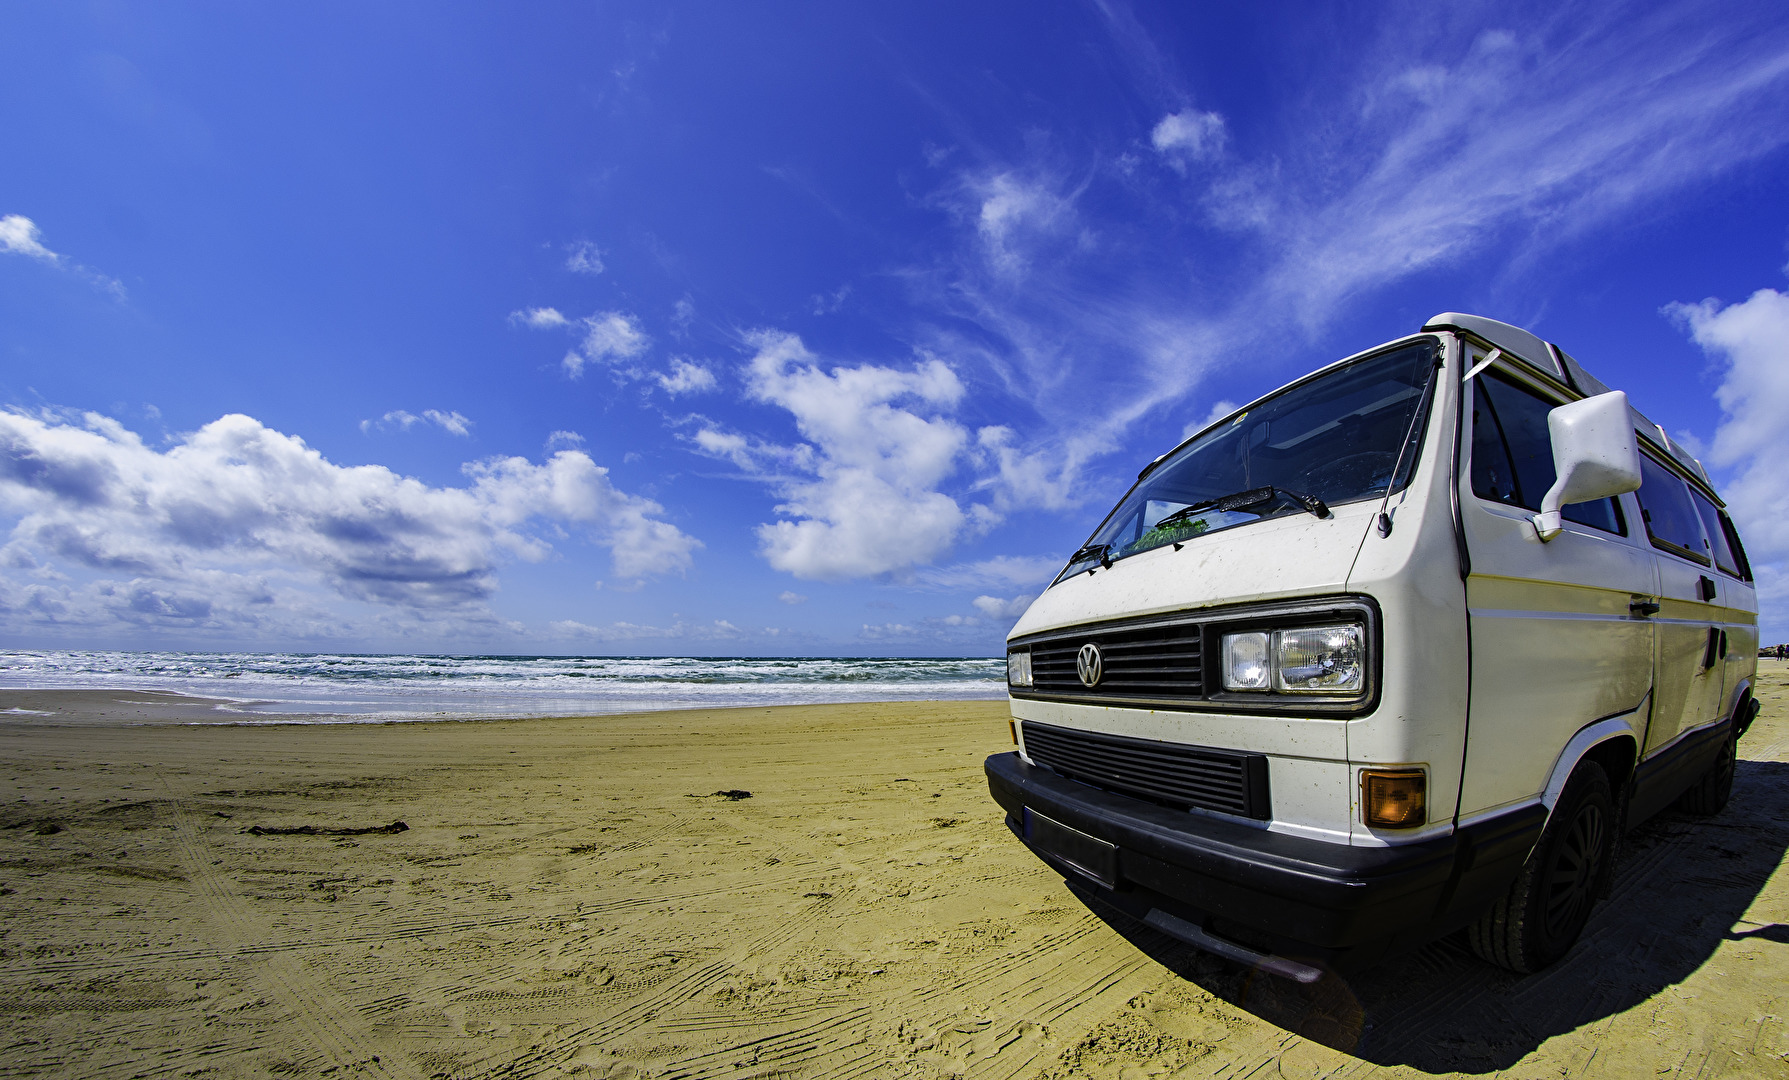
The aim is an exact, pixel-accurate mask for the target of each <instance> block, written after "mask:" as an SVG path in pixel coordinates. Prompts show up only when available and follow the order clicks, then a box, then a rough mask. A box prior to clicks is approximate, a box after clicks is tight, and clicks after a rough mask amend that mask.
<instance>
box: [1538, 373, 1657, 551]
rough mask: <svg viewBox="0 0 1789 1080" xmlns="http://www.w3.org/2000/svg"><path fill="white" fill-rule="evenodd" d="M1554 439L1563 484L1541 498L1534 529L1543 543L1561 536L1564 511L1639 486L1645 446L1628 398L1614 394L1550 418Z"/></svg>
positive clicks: (1569, 407)
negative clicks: (1642, 446) (1638, 435)
mask: <svg viewBox="0 0 1789 1080" xmlns="http://www.w3.org/2000/svg"><path fill="white" fill-rule="evenodd" d="M1547 431H1548V434H1549V435H1551V436H1552V440H1553V472H1554V475H1555V476H1557V477H1558V479H1556V480H1554V481H1553V486H1552V488H1550V489H1549V490H1548V491H1547V494H1546V496H1545V497H1543V498H1542V499H1541V512H1540V513H1539V514H1537V515H1535V518H1534V528H1535V531H1536V532H1537V533H1539V534H1540V538H1541V539H1542V540H1551V539H1553V538H1554V537H1555V536H1558V535H1559V531H1560V529H1562V528H1563V527H1564V522H1563V521H1562V519H1561V517H1560V510H1561V508H1563V507H1565V506H1569V505H1571V504H1572V503H1582V502H1595V501H1596V500H1597V499H1607V498H1609V497H1611V496H1613V495H1621V494H1624V493H1626V492H1629V491H1635V490H1637V489H1638V488H1639V487H1640V444H1639V440H1638V439H1636V438H1635V436H1634V423H1633V420H1632V419H1631V418H1630V417H1629V415H1628V403H1627V395H1626V394H1624V393H1622V392H1621V391H1620V390H1611V391H1610V392H1608V393H1606V394H1598V395H1597V396H1595V397H1588V398H1585V399H1583V400H1582V401H1574V402H1572V403H1571V404H1569V405H1561V406H1559V408H1557V409H1554V410H1553V411H1552V412H1550V413H1548V414H1547Z"/></svg>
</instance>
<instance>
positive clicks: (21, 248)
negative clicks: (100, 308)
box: [0, 214, 124, 300]
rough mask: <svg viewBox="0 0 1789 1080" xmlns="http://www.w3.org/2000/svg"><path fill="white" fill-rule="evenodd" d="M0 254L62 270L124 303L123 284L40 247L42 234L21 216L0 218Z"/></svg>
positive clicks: (35, 225)
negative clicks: (15, 256) (31, 260)
mask: <svg viewBox="0 0 1789 1080" xmlns="http://www.w3.org/2000/svg"><path fill="white" fill-rule="evenodd" d="M0 253H4V254H9V255H23V256H25V257H26V258H29V259H37V260H38V261H40V262H44V263H48V264H49V265H51V266H54V267H56V268H57V269H59V270H66V271H68V272H69V273H72V274H74V275H75V276H76V277H78V278H80V279H82V280H83V281H86V282H87V283H89V284H91V285H94V286H97V287H99V288H101V289H104V290H105V291H106V292H109V293H111V294H112V295H113V297H115V298H117V299H119V300H122V299H124V283H123V282H121V281H119V280H118V279H117V278H115V277H108V276H107V275H105V274H102V273H100V272H99V271H97V270H94V269H93V268H91V267H87V266H83V265H81V264H80V263H78V262H75V261H73V260H71V259H68V258H65V257H64V256H63V255H61V254H59V253H57V252H54V251H51V250H50V249H49V248H48V247H46V246H44V242H43V233H42V231H41V230H39V229H38V227H37V223H36V222H35V221H32V220H31V219H30V218H28V217H25V216H24V215H23V214H8V215H6V216H5V217H0Z"/></svg>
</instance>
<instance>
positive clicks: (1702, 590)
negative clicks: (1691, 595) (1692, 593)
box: [1696, 574, 1716, 600]
mask: <svg viewBox="0 0 1789 1080" xmlns="http://www.w3.org/2000/svg"><path fill="white" fill-rule="evenodd" d="M1715 592H1716V590H1715V587H1714V578H1711V577H1709V576H1708V575H1707V574H1703V575H1701V576H1699V577H1697V578H1696V595H1697V597H1698V598H1700V599H1703V600H1713V599H1714V597H1715Z"/></svg>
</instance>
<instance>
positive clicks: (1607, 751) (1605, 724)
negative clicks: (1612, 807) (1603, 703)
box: [1541, 709, 1641, 817]
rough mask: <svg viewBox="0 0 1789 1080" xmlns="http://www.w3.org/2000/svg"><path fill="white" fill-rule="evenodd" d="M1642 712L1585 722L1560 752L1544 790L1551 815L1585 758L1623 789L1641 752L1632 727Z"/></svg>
mask: <svg viewBox="0 0 1789 1080" xmlns="http://www.w3.org/2000/svg"><path fill="white" fill-rule="evenodd" d="M1640 712H1641V710H1640V709H1635V710H1633V711H1631V712H1626V713H1622V714H1620V715H1619V716H1610V717H1606V718H1604V719H1602V720H1597V721H1595V722H1593V723H1589V724H1586V725H1584V726H1583V727H1582V728H1579V729H1578V732H1577V734H1575V735H1573V736H1572V737H1571V739H1570V740H1568V741H1567V742H1566V744H1565V749H1563V750H1561V751H1560V752H1559V758H1558V760H1557V761H1555V762H1554V764H1553V772H1552V774H1551V775H1550V776H1548V778H1547V786H1546V787H1545V788H1543V789H1542V790H1541V803H1542V805H1544V806H1546V808H1547V814H1548V816H1549V817H1551V816H1552V812H1553V807H1554V806H1555V805H1557V804H1558V802H1559V796H1560V794H1561V793H1562V792H1564V791H1565V784H1566V781H1568V780H1570V779H1571V777H1572V773H1573V772H1575V771H1577V768H1578V766H1579V765H1580V764H1582V763H1583V762H1585V761H1594V762H1596V763H1597V764H1598V765H1600V766H1602V769H1603V772H1604V773H1606V774H1607V775H1608V777H1609V786H1610V787H1611V788H1613V789H1614V790H1615V791H1616V792H1617V793H1619V792H1620V791H1622V789H1623V788H1624V787H1625V786H1626V784H1627V782H1628V780H1629V778H1630V777H1632V776H1633V774H1634V765H1635V763H1636V762H1637V761H1638V760H1639V756H1640V740H1639V738H1638V737H1637V736H1636V735H1635V734H1634V727H1633V722H1634V719H1635V718H1636V717H1637V716H1639V715H1640Z"/></svg>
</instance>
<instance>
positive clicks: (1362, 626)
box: [986, 312, 1758, 982]
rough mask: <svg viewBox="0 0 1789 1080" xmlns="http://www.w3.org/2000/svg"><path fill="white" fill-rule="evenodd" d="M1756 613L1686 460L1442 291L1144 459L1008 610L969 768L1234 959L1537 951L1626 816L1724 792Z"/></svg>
mask: <svg viewBox="0 0 1789 1080" xmlns="http://www.w3.org/2000/svg"><path fill="white" fill-rule="evenodd" d="M1757 610H1758V607H1757V594H1756V590H1755V588H1754V585H1753V582H1752V573H1751V569H1750V567H1749V566H1748V565H1747V562H1746V555H1745V549H1744V548H1743V547H1742V546H1741V545H1740V542H1739V534H1738V533H1737V532H1736V531H1735V529H1734V527H1733V522H1732V520H1731V519H1730V518H1729V516H1728V514H1727V511H1726V509H1725V506H1724V504H1723V503H1722V501H1721V498H1720V496H1719V495H1718V494H1717V493H1716V492H1715V490H1714V487H1713V485H1712V484H1711V483H1710V482H1709V478H1708V474H1707V472H1706V471H1705V470H1704V469H1703V468H1702V466H1701V465H1700V464H1699V463H1698V462H1697V461H1696V459H1695V458H1694V457H1692V456H1691V455H1690V454H1689V453H1688V452H1687V451H1686V450H1685V449H1684V448H1683V447H1682V446H1681V445H1680V444H1679V443H1678V442H1676V441H1675V440H1673V439H1672V438H1671V436H1670V435H1668V434H1667V433H1666V432H1665V431H1664V430H1663V429H1662V428H1660V427H1659V426H1658V425H1657V424H1654V423H1652V422H1651V421H1650V420H1648V419H1646V417H1645V416H1643V415H1641V414H1640V412H1639V411H1637V410H1636V409H1635V408H1634V407H1633V406H1632V405H1630V404H1629V402H1628V400H1627V397H1626V395H1625V394H1623V393H1622V392H1621V391H1619V390H1611V389H1610V388H1609V387H1607V386H1605V385H1603V384H1602V383H1601V382H1599V381H1597V380H1596V379H1595V378H1594V377H1592V376H1591V375H1590V374H1589V373H1588V372H1586V371H1585V370H1584V368H1583V367H1581V366H1580V365H1579V364H1578V362H1577V361H1576V360H1574V359H1573V358H1572V357H1571V356H1570V355H1568V354H1567V353H1566V352H1564V351H1563V350H1561V349H1560V348H1558V347H1557V346H1555V345H1552V344H1550V343H1548V342H1545V341H1542V340H1541V339H1540V338H1538V337H1536V336H1534V335H1533V334H1531V333H1529V332H1527V331H1525V330H1522V329H1519V328H1517V327H1515V326H1511V325H1508V324H1506V323H1501V322H1497V321H1494V320H1491V319H1487V318H1481V317H1479V316H1475V315H1463V314H1459V313H1454V312H1449V313H1446V314H1442V315H1437V316H1436V317H1435V318H1433V319H1431V320H1430V321H1429V323H1428V324H1427V325H1426V326H1424V327H1423V328H1422V331H1421V332H1420V333H1418V334H1415V335H1413V336H1411V337H1407V338H1402V339H1400V340H1397V341H1393V342H1390V343H1388V344H1385V345H1381V346H1378V347H1377V348H1374V349H1370V350H1368V351H1366V352H1363V353H1359V354H1357V355H1355V356H1351V357H1348V358H1347V359H1345V360H1341V361H1338V362H1337V363H1334V364H1331V365H1329V366H1328V367H1325V368H1323V369H1321V370H1319V371H1316V372H1313V373H1312V374H1310V375H1307V376H1305V377H1304V378H1301V379H1299V380H1297V381H1295V382H1293V383H1291V384H1289V385H1287V386H1284V387H1282V388H1281V389H1279V390H1276V391H1274V392H1273V393H1271V394H1269V395H1267V396H1266V397H1264V398H1262V399H1260V400H1259V401H1256V402H1253V403H1252V404H1250V405H1247V406H1245V407H1244V408H1241V409H1238V410H1236V411H1235V412H1233V413H1231V414H1230V415H1228V416H1226V417H1224V418H1223V419H1221V420H1219V421H1217V422H1216V423H1213V424H1211V425H1209V426H1208V427H1206V428H1205V429H1204V430H1202V431H1200V432H1199V433H1198V434H1196V435H1194V436H1193V437H1191V438H1189V439H1187V440H1186V441H1185V442H1183V443H1181V444H1180V445H1179V446H1178V447H1176V448H1174V449H1173V450H1172V451H1171V452H1169V453H1167V454H1164V455H1162V456H1161V457H1159V458H1157V459H1156V460H1154V461H1152V462H1150V463H1149V465H1148V466H1147V467H1146V468H1144V469H1143V471H1142V472H1141V473H1140V474H1139V475H1138V477H1137V482H1136V483H1135V484H1134V485H1133V486H1132V487H1131V489H1130V491H1129V492H1127V493H1126V494H1125V496H1124V497H1123V498H1122V499H1120V500H1119V501H1118V505H1117V507H1116V508H1115V509H1113V511H1112V512H1111V513H1110V514H1109V515H1107V516H1106V518H1105V520H1104V521H1103V522H1101V523H1100V525H1099V527H1098V528H1097V529H1095V530H1094V532H1093V535H1092V536H1091V537H1090V538H1089V539H1088V541H1087V543H1086V544H1085V545H1084V546H1083V547H1081V548H1080V549H1079V550H1078V551H1076V552H1075V553H1074V555H1073V556H1072V557H1071V558H1070V559H1069V561H1068V565H1067V566H1065V567H1064V568H1063V570H1062V572H1061V573H1060V574H1059V575H1057V577H1056V579H1055V581H1054V582H1053V583H1052V584H1051V585H1050V587H1049V588H1048V589H1046V590H1045V591H1044V593H1043V595H1041V596H1039V597H1038V598H1037V600H1036V601H1035V602H1034V603H1033V604H1032V605H1031V607H1030V609H1029V610H1028V611H1027V612H1026V613H1025V615H1024V616H1023V617H1022V618H1021V619H1020V620H1019V622H1018V624H1017V625H1016V626H1014V627H1013V630H1012V633H1011V634H1010V635H1009V637H1008V639H1007V683H1008V687H1009V690H1010V693H1011V700H1012V720H1013V723H1012V729H1013V741H1014V742H1015V743H1016V745H1017V751H1016V752H1010V753H1003V754H998V755H995V756H993V757H991V758H989V759H988V761H987V764H986V771H987V777H988V783H989V787H990V789H991V791H992V794H993V796H994V798H995V800H996V801H998V802H999V804H1000V805H1001V807H1003V808H1004V809H1005V811H1006V815H1007V817H1006V821H1007V824H1008V826H1009V827H1010V828H1011V829H1012V831H1013V832H1014V833H1015V834H1016V835H1017V836H1018V837H1019V838H1020V839H1021V840H1022V841H1023V842H1024V843H1025V844H1026V845H1027V846H1029V847H1030V848H1031V850H1032V851H1033V852H1035V853H1036V854H1037V855H1038V856H1039V857H1041V858H1042V859H1043V860H1044V861H1045V862H1047V863H1048V864H1050V866H1052V867H1053V868H1055V869H1056V870H1057V871H1058V872H1060V873H1062V874H1063V875H1064V877H1065V879H1066V880H1067V881H1068V882H1069V884H1070V885H1071V886H1073V887H1074V888H1075V889H1076V890H1077V891H1078V892H1080V893H1081V894H1082V895H1084V896H1085V897H1086V898H1088V899H1089V900H1091V901H1093V902H1095V903H1096V904H1103V905H1106V906H1108V907H1111V908H1116V909H1118V910H1119V911H1122V912H1125V913H1128V914H1129V915H1130V916H1132V917H1134V918H1137V919H1141V920H1142V921H1143V922H1145V923H1147V924H1149V925H1150V926H1153V927H1155V928H1156V929H1158V930H1160V931H1161V932H1163V933H1165V934H1167V935H1169V936H1171V937H1174V938H1178V939H1180V940H1182V941H1185V942H1189V943H1191V944H1193V945H1196V946H1198V947H1200V948H1202V949H1205V950H1208V951H1210V952H1214V953H1217V954H1220V955H1223V956H1226V957H1229V958H1231V959H1234V960H1237V961H1241V962H1244V963H1247V964H1252V965H1254V966H1256V967H1257V968H1259V969H1261V970H1264V971H1267V972H1271V973H1274V974H1277V975H1280V976H1284V977H1287V978H1292V979H1297V980H1299V981H1304V982H1310V981H1314V980H1316V979H1317V978H1319V977H1320V976H1321V973H1322V971H1323V970H1324V968H1325V967H1330V968H1338V969H1344V968H1346V967H1347V966H1350V965H1359V964H1363V963H1368V962H1371V961H1373V960H1375V959H1378V958H1380V957H1382V956H1384V955H1386V954H1387V953H1388V952H1389V951H1392V950H1397V949H1401V948H1407V947H1411V946H1414V945H1418V944H1421V943H1423V942H1425V941H1428V940H1432V939H1434V938H1436V937H1438V936H1440V935H1442V934H1446V933H1449V932H1452V931H1455V930H1460V929H1465V930H1466V931H1467V937H1468V939H1469V941H1470V943H1471V945H1472V947H1473V949H1474V950H1475V951H1476V952H1477V953H1478V954H1479V955H1481V956H1482V957H1484V958H1485V959H1486V960H1488V961H1490V962H1492V963H1495V964H1498V965H1501V966H1503V967H1507V968H1510V969H1512V970H1515V971H1519V972H1529V971H1535V970H1537V969H1540V968H1542V967H1545V966H1547V965H1549V964H1551V963H1553V962H1554V961H1556V960H1558V959H1559V958H1560V957H1562V956H1563V955H1565V953H1566V952H1567V951H1568V950H1569V949H1570V948H1571V946H1572V944H1573V943H1574V942H1575V941H1576V940H1577V938H1578V935H1579V933H1580V932H1581V931H1582V930H1583V928H1584V925H1585V923H1586V921H1587V920H1588V919H1589V917H1590V913H1591V909H1592V907H1593V905H1594V904H1595V903H1596V901H1597V900H1598V899H1599V898H1601V897H1602V896H1604V895H1605V894H1606V892H1607V890H1608V888H1609V882H1610V875H1611V867H1612V864H1613V862H1614V855H1615V850H1616V846H1617V843H1618V840H1619V838H1620V836H1621V834H1622V832H1623V830H1625V829H1629V828H1632V827H1633V826H1634V825H1635V824H1636V823H1638V822H1640V821H1643V820H1645V819H1646V818H1647V817H1649V816H1650V815H1652V814H1654V813H1657V812H1658V811H1659V810H1661V809H1663V808H1665V807H1667V806H1670V805H1673V804H1675V805H1677V806H1678V807H1679V808H1681V809H1684V810H1687V811H1689V812H1692V813H1697V814H1713V813H1716V812H1718V811H1719V810H1720V809H1721V808H1722V807H1723V806H1724V805H1725V804H1726V802H1727V799H1728V795H1729V792H1730V791H1731V789H1732V785H1733V772H1734V756H1735V745H1736V743H1737V741H1738V739H1739V737H1740V736H1741V735H1742V734H1744V732H1745V729H1746V727H1747V726H1748V725H1749V724H1750V723H1751V721H1752V718H1753V717H1754V715H1755V714H1756V712H1757V704H1756V703H1755V702H1754V701H1753V699H1752V681H1753V678H1754V676H1755V674H1756V670H1757V653H1758V632H1757Z"/></svg>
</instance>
